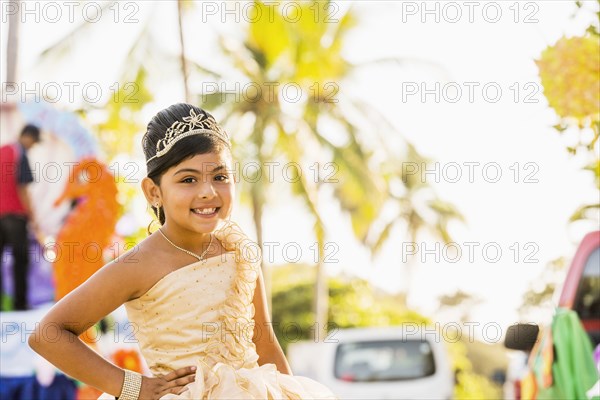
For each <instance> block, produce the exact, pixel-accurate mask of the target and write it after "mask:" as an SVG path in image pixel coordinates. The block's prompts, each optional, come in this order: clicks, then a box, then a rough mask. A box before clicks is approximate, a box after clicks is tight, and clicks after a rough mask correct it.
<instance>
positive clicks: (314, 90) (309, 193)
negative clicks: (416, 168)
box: [201, 1, 455, 329]
mask: <svg viewBox="0 0 600 400" xmlns="http://www.w3.org/2000/svg"><path fill="white" fill-rule="evenodd" d="M254 5H255V7H256V8H257V9H258V10H259V11H258V13H259V14H261V13H262V15H266V13H267V10H266V9H265V5H264V4H263V3H262V2H260V1H255V2H254ZM328 5H329V2H328V1H327V2H318V1H315V2H305V3H301V4H300V7H301V10H302V12H299V13H298V14H299V15H301V17H300V18H299V20H298V21H296V22H294V23H291V22H288V21H287V20H286V18H284V17H283V16H282V15H280V14H279V13H278V12H275V13H274V15H273V14H271V15H272V16H273V17H274V19H272V20H270V21H266V19H261V20H259V21H257V22H253V23H252V24H249V25H248V27H247V32H246V37H245V39H244V42H243V43H237V42H231V41H229V40H226V39H224V38H222V39H221V48H222V50H223V52H224V53H225V54H226V55H227V56H228V57H229V59H230V60H231V61H232V63H233V64H234V65H235V66H236V67H237V68H238V69H239V70H240V71H242V72H243V74H244V75H245V78H246V80H247V81H248V82H251V83H252V85H254V86H255V87H257V88H260V90H259V92H260V93H262V96H256V98H254V99H253V101H243V102H239V101H233V98H234V97H238V98H239V97H240V96H243V95H244V93H225V92H216V93H215V92H211V93H209V94H202V95H201V99H202V101H203V102H204V103H205V105H206V106H208V107H209V108H214V107H221V108H223V109H224V114H225V115H226V117H225V119H226V120H228V121H230V122H231V123H232V124H234V125H235V126H236V128H235V130H236V131H239V130H244V128H243V126H244V122H245V121H247V120H250V121H251V127H249V128H248V129H249V130H250V132H251V133H250V135H249V137H248V142H249V144H250V146H249V145H248V144H245V146H244V148H241V146H237V148H238V149H239V150H240V152H239V154H237V156H238V157H237V158H238V159H241V160H243V162H258V163H259V165H263V166H264V165H266V163H267V162H272V161H274V160H277V159H278V156H280V155H283V156H284V157H285V160H286V161H287V162H294V163H297V164H298V165H304V166H307V165H311V163H312V162H315V161H317V162H321V163H328V162H329V163H330V164H328V165H330V166H333V168H335V176H334V180H333V181H332V180H330V179H326V178H325V177H324V176H323V175H321V176H320V179H317V180H316V181H314V182H313V181H310V180H308V179H305V178H304V177H305V174H303V176H302V177H301V178H300V179H298V180H296V181H295V182H293V183H292V184H291V186H292V190H293V192H294V193H295V194H296V195H298V196H300V197H301V198H302V200H303V201H304V204H305V205H306V207H307V209H308V211H309V213H310V214H311V215H312V218H313V220H314V226H313V230H314V235H315V237H316V239H317V243H318V246H319V250H320V252H319V254H324V250H325V249H324V246H325V235H326V230H325V226H324V223H323V216H322V212H321V209H320V207H319V200H318V199H319V197H320V194H321V192H322V190H321V189H324V188H325V187H326V186H330V187H331V188H332V189H333V193H334V195H335V198H336V199H337V200H338V202H339V204H340V206H341V208H342V210H344V211H345V212H346V213H347V214H348V215H349V217H350V219H351V222H352V227H353V230H354V234H355V235H356V237H357V238H359V239H360V240H361V241H362V242H363V243H365V244H369V245H375V244H376V243H379V242H382V241H383V240H384V237H385V234H386V232H387V233H389V229H391V227H390V228H388V230H387V231H386V232H384V234H383V236H382V237H381V238H379V239H378V240H376V241H375V242H374V243H371V242H369V241H368V240H367V236H368V235H369V233H370V231H371V225H372V223H373V222H374V221H375V220H376V219H377V218H378V214H379V210H380V209H381V208H382V206H383V205H384V203H385V202H386V201H389V200H390V198H391V199H392V200H394V201H399V202H400V203H401V205H402V208H401V209H402V214H401V215H399V216H398V217H397V219H396V221H397V220H400V219H408V220H409V223H410V224H411V225H410V226H411V229H413V230H414V233H413V235H416V230H418V229H420V228H421V227H422V226H423V225H425V221H424V220H423V219H422V218H421V216H420V214H419V213H418V212H417V211H416V208H415V205H414V204H412V203H411V202H410V201H409V200H410V199H409V198H403V197H401V198H395V197H394V196H391V197H390V191H389V184H390V179H388V177H386V176H384V175H382V174H381V172H380V167H382V166H383V165H381V164H380V165H377V163H376V162H375V161H374V157H373V156H374V154H375V153H377V152H378V151H381V149H386V143H385V135H382V134H381V133H379V134H371V133H370V132H369V130H367V129H361V122H362V121H365V120H366V121H367V122H368V123H369V124H370V126H371V127H372V126H374V125H375V124H374V123H373V121H374V119H375V118H377V119H378V118H380V116H379V115H374V112H373V111H372V110H371V109H370V108H369V107H368V106H367V105H364V104H361V103H360V102H359V101H357V100H356V99H353V98H351V97H349V96H347V95H346V93H345V91H344V90H343V89H344V82H345V81H347V80H348V79H349V78H351V74H352V72H353V71H355V70H356V69H358V68H360V67H361V66H360V65H352V64H350V63H349V62H347V61H346V60H345V59H344V58H343V57H342V56H341V50H342V46H343V41H344V36H345V34H346V33H347V32H348V30H349V29H350V28H351V27H352V26H353V25H354V23H355V17H354V15H353V13H352V11H351V10H349V11H348V12H346V13H345V14H344V15H343V17H341V18H340V19H339V22H337V23H335V24H331V23H328V21H326V19H324V18H320V19H318V20H316V21H315V19H314V18H313V17H314V15H315V14H314V11H315V8H316V7H320V8H321V9H322V10H326V9H327V7H328ZM383 61H386V62H387V61H393V62H397V61H398V60H395V59H394V60H383ZM273 82H277V83H278V84H279V85H280V86H282V87H285V85H286V84H293V85H295V86H297V87H300V88H301V91H302V93H303V95H304V98H303V101H299V102H298V103H297V104H294V106H295V107H291V105H290V104H285V102H286V98H285V93H284V92H276V93H275V95H273V96H270V95H267V93H269V94H272V92H269V85H272V83H273ZM288 103H289V102H288ZM361 119H362V121H361ZM386 128H387V129H386V134H398V132H396V130H395V129H394V128H392V127H391V125H388V126H387V127H386ZM380 135H381V136H380ZM340 142H341V143H340ZM407 146H408V147H409V148H410V149H411V152H410V154H409V156H410V157H413V158H414V159H416V158H419V157H420V156H419V154H418V153H417V151H416V150H415V149H414V148H413V147H412V146H410V145H409V144H407ZM394 157H396V155H394V154H387V157H386V159H388V160H394V159H395V158H394ZM390 162H391V161H390ZM398 171H400V169H398ZM399 176H400V175H399ZM252 181H254V179H253V180H252ZM242 183H244V182H242ZM408 184H410V182H408V183H406V184H405V185H408ZM269 186H270V185H269V183H268V182H266V181H265V180H259V181H258V182H255V183H252V185H250V186H249V187H248V188H247V190H242V193H245V192H247V193H250V198H249V199H248V201H249V202H250V203H251V205H252V210H253V211H254V213H253V218H254V224H255V227H256V233H257V238H258V241H259V243H262V236H263V234H262V230H263V228H262V216H263V209H264V207H265V204H266V202H267V193H268V190H269ZM415 190H416V189H415ZM430 208H431V210H433V211H435V212H438V213H439V219H438V222H437V223H438V225H437V229H438V231H439V232H440V233H442V234H443V235H446V236H447V232H446V230H445V223H446V220H447V219H449V218H450V217H452V216H453V215H455V212H454V210H452V209H451V207H449V205H448V204H446V203H442V202H441V201H437V202H435V203H432V204H431V207H430ZM393 223H395V222H393ZM413 224H418V225H416V226H413ZM375 248H376V247H375ZM323 267H324V265H323V260H322V258H320V259H319V262H318V263H317V277H316V282H315V304H314V312H315V319H316V322H317V324H318V325H317V326H319V327H321V328H323V329H324V328H325V327H326V323H327V320H326V318H327V308H328V307H327V299H328V290H327V286H326V284H325V282H326V280H325V277H324V268H323ZM263 271H264V274H265V276H268V270H266V268H265V265H263Z"/></svg>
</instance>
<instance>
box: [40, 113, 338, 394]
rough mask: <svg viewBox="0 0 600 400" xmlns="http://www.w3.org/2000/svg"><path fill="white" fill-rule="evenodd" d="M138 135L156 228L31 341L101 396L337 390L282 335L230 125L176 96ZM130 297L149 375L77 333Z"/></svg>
mask: <svg viewBox="0 0 600 400" xmlns="http://www.w3.org/2000/svg"><path fill="white" fill-rule="evenodd" d="M143 147H144V153H145V156H146V165H147V169H148V176H147V177H146V178H144V179H143V181H142V189H143V191H144V195H145V196H146V199H147V201H148V202H149V203H150V205H151V207H152V209H153V211H154V213H155V215H156V216H157V218H158V220H159V222H160V225H161V226H160V228H159V229H158V230H157V231H155V232H154V233H152V234H151V235H150V236H148V238H146V239H145V240H143V241H142V242H141V243H140V244H139V245H138V246H137V247H135V248H134V249H132V250H130V251H129V252H127V253H125V254H123V256H121V257H119V258H117V259H116V260H114V261H113V262H111V263H109V264H107V265H105V266H104V267H103V268H101V269H100V270H99V271H98V272H97V273H95V274H94V275H93V276H92V277H91V278H90V279H88V280H87V281H86V282H85V283H84V284H82V285H81V286H80V287H78V288H77V289H76V290H74V291H73V292H71V293H69V294H68V295H67V296H65V297H64V298H63V299H61V300H60V301H59V302H58V303H56V304H55V305H54V306H53V307H52V308H51V309H50V311H49V312H48V314H47V315H46V316H45V317H44V318H43V319H42V321H41V322H40V324H39V326H38V327H37V329H36V331H35V332H34V333H33V334H32V335H31V336H30V338H29V345H30V346H31V347H32V348H33V349H34V350H35V351H36V352H38V353H39V354H41V355H42V356H43V357H45V358H46V359H48V360H49V361H50V362H52V363H53V364H54V365H55V366H56V367H57V368H59V369H61V370H62V371H64V372H65V373H66V374H68V375H70V376H72V377H74V378H76V379H78V380H80V381H83V382H85V383H87V384H89V385H91V386H94V387H96V388H98V389H99V390H102V391H103V392H104V394H103V395H102V396H101V397H100V399H114V398H115V397H116V396H118V399H120V400H125V399H221V398H222V399H282V398H283V399H290V398H293V399H300V398H302V399H307V398H319V399H322V398H335V397H334V396H333V394H332V393H331V392H330V391H329V390H328V389H327V388H326V387H324V386H322V385H321V384H319V383H317V382H315V381H313V380H310V379H308V378H304V377H295V376H292V374H291V371H290V368H289V365H288V363H287V361H286V359H285V357H284V354H283V352H282V350H281V347H280V345H279V343H278V342H277V339H276V338H275V335H274V332H273V329H272V326H271V323H270V320H269V317H268V315H269V314H268V312H267V308H266V299H265V291H264V284H263V278H262V276H261V273H260V267H259V265H260V252H259V250H258V249H257V246H256V244H255V243H253V242H252V241H251V240H250V239H248V237H247V236H246V235H244V233H243V232H242V231H241V230H240V228H239V227H238V226H237V225H236V224H235V223H233V222H231V221H229V216H230V214H231V211H232V199H233V198H234V185H233V179H232V176H231V172H232V154H231V144H230V141H229V136H228V135H227V133H226V132H225V131H224V130H223V129H222V128H221V127H220V126H219V125H218V124H217V122H216V121H215V119H214V118H213V117H212V116H211V115H210V114H209V113H207V112H205V111H204V110H202V109H200V108H198V107H195V106H192V105H189V104H175V105H173V106H171V107H169V108H167V109H165V110H163V111H161V112H159V113H158V114H157V115H156V116H155V117H154V118H153V119H152V121H150V123H149V124H148V128H147V132H146V134H145V136H144V139H143ZM123 303H125V308H126V310H127V315H128V318H129V320H130V322H131V323H132V324H134V327H135V335H136V339H137V340H138V343H139V345H140V349H141V351H142V354H143V356H144V358H145V360H146V362H147V364H148V366H149V369H150V371H151V372H152V373H153V376H151V377H149V376H141V375H139V374H137V373H134V372H132V371H128V370H123V369H121V368H119V367H117V366H115V365H113V364H112V363H110V362H108V361H107V360H105V359H103V358H102V357H101V356H99V355H98V354H97V353H96V352H94V351H93V350H91V349H90V348H89V347H88V346H87V345H86V344H84V343H83V342H82V341H81V340H80V339H79V338H78V336H79V335H81V334H82V333H83V332H85V330H86V329H88V328H89V327H91V326H93V325H94V324H95V323H96V322H97V321H98V320H100V319H101V318H103V317H104V316H105V315H107V314H109V313H110V312H112V311H113V310H114V309H116V308H117V307H119V306H120V305H121V304H123ZM57 329H58V335H57V334H56V330H57ZM48 332H51V333H52V334H49V333H48ZM45 336H47V337H45Z"/></svg>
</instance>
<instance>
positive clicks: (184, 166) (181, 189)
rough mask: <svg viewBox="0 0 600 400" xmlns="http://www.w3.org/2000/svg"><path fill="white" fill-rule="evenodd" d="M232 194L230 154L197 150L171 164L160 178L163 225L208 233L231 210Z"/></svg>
mask: <svg viewBox="0 0 600 400" xmlns="http://www.w3.org/2000/svg"><path fill="white" fill-rule="evenodd" d="M233 196H234V180H233V176H232V166H231V158H230V157H229V154H228V153H227V152H225V151H221V152H219V153H213V152H211V153H206V154H197V155H195V156H194V157H192V158H189V159H187V160H185V161H183V162H181V163H179V164H177V165H175V166H173V167H171V168H169V169H168V170H167V171H165V173H164V174H163V176H162V177H161V180H160V197H161V199H160V201H161V204H162V206H163V210H164V213H165V218H166V220H165V225H168V226H170V228H171V229H173V228H175V229H181V230H184V231H191V232H190V233H209V232H212V231H213V230H215V228H216V227H217V225H218V224H219V222H220V221H223V220H225V219H227V218H228V216H229V214H230V213H231V208H232V201H231V199H232V198H233Z"/></svg>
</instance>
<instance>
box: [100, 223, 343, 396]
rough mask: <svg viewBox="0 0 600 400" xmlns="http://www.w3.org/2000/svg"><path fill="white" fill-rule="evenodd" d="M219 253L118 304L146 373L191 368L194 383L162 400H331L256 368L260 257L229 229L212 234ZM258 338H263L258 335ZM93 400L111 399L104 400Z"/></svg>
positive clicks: (306, 384)
mask: <svg viewBox="0 0 600 400" xmlns="http://www.w3.org/2000/svg"><path fill="white" fill-rule="evenodd" d="M215 237H216V238H217V239H219V240H220V241H221V243H222V244H223V247H224V248H225V249H226V250H227V252H226V253H224V254H222V255H220V256H215V257H210V258H208V259H205V260H202V261H197V262H194V263H192V264H189V265H186V266H184V267H181V268H179V269H177V270H175V271H172V272H170V273H168V274H167V275H166V276H164V277H163V278H161V279H160V280H159V281H158V282H157V283H156V284H155V285H154V286H153V287H152V288H151V289H150V290H148V291H147V292H146V293H145V294H144V295H142V296H141V297H139V298H137V299H134V300H131V301H129V302H127V303H125V308H126V310H127V316H128V318H129V321H130V322H131V323H132V324H133V325H134V327H135V337H136V339H137V341H138V343H139V346H140V350H141V352H142V355H143V356H144V358H145V360H146V362H147V364H148V367H149V369H150V371H151V372H152V373H153V374H154V375H157V374H167V373H169V372H171V371H173V370H174V369H177V368H181V367H186V366H192V365H195V366H196V367H197V369H196V379H195V381H194V382H192V383H190V384H188V385H187V390H186V391H185V392H183V393H182V394H179V395H174V394H167V395H165V396H163V397H162V398H161V400H163V399H227V400H230V399H265V400H266V399H335V398H336V397H335V396H334V395H333V394H332V393H331V391H330V390H329V389H328V388H326V387H325V386H323V385H322V384H320V383H318V382H316V381H314V380H311V379H309V378H306V377H301V376H290V375H287V374H282V373H280V372H278V371H277V370H276V368H275V365H273V364H264V365H261V366H259V365H258V362H257V361H258V355H257V353H256V348H255V346H254V343H253V342H252V336H253V333H254V320H253V316H254V306H253V304H252V298H253V294H254V288H255V286H256V280H257V278H258V268H260V262H259V261H260V252H259V251H258V248H257V246H256V244H255V243H253V242H251V241H250V240H249V239H248V238H247V237H246V236H245V235H244V233H243V232H242V231H241V229H240V228H239V227H238V226H237V225H236V224H235V223H233V222H228V223H227V224H226V225H225V226H224V227H223V228H221V229H219V230H217V231H216V232H215ZM263 334H265V335H266V334H267V331H266V329H263ZM99 399H113V400H114V396H111V395H109V394H106V393H104V394H103V395H102V396H100V397H99Z"/></svg>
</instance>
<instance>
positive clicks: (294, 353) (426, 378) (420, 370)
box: [288, 325, 454, 400]
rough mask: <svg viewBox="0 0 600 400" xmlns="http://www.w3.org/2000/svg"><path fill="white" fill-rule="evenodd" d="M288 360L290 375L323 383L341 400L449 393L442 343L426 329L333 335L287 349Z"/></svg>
mask: <svg viewBox="0 0 600 400" xmlns="http://www.w3.org/2000/svg"><path fill="white" fill-rule="evenodd" d="M413 327H414V325H411V328H413ZM288 360H289V362H290V366H291V368H292V371H293V372H294V374H295V375H302V376H307V377H309V378H312V379H314V380H316V381H317V382H321V383H323V384H324V385H325V386H327V387H328V388H330V389H331V390H332V391H333V392H334V393H335V394H336V395H337V396H338V397H339V398H340V399H380V400H383V399H440V400H445V399H451V398H452V396H453V392H454V374H453V372H452V367H451V364H450V361H449V358H448V355H447V351H446V347H445V343H444V342H443V339H442V335H441V334H435V332H433V333H432V331H431V330H428V331H426V332H423V331H421V330H415V329H403V327H391V328H357V329H343V330H337V331H334V332H331V333H330V335H329V336H328V337H327V339H326V340H325V341H324V342H319V343H314V342H299V343H293V344H290V346H289V347H288Z"/></svg>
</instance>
